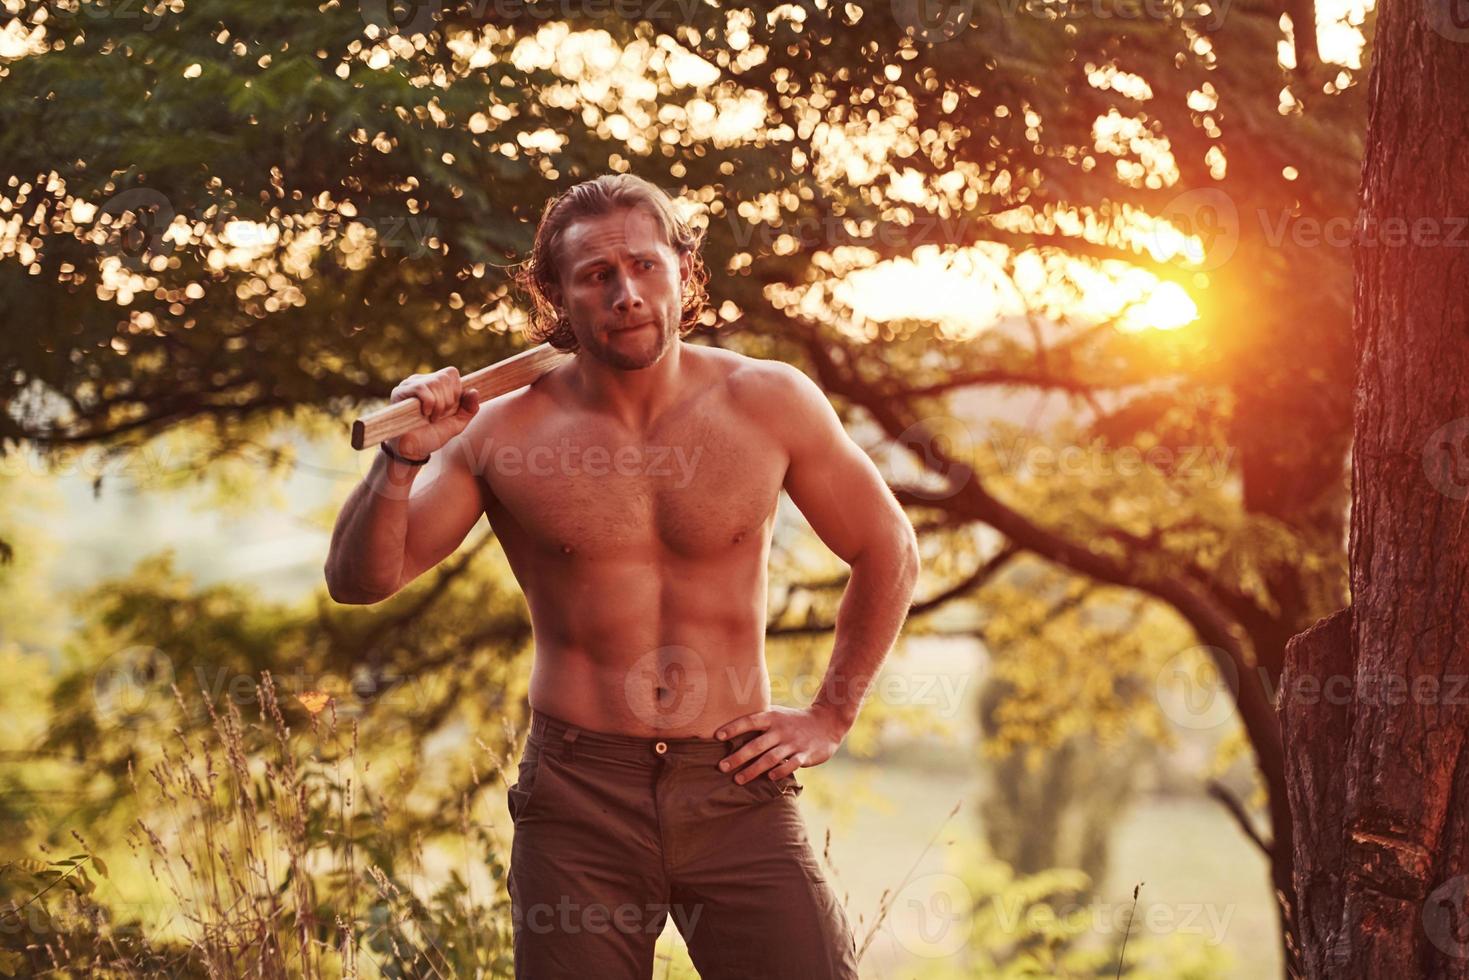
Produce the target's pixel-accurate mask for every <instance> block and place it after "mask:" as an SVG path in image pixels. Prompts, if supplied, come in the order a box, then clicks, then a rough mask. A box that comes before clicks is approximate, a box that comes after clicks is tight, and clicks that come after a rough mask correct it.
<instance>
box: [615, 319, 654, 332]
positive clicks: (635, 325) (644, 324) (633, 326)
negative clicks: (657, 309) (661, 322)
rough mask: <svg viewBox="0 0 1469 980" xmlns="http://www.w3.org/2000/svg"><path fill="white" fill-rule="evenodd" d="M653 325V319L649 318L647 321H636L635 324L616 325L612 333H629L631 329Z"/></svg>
mask: <svg viewBox="0 0 1469 980" xmlns="http://www.w3.org/2000/svg"><path fill="white" fill-rule="evenodd" d="M652 325H653V321H652V320H649V321H648V322H647V323H635V324H633V325H632V326H630V327H614V328H613V329H612V331H611V332H612V333H627V332H628V331H630V330H640V329H642V328H643V327H651V326H652Z"/></svg>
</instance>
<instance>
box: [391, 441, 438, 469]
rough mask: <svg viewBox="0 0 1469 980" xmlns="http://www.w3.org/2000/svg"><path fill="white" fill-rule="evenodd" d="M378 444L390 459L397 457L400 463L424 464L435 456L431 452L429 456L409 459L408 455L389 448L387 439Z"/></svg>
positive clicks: (410, 464)
mask: <svg viewBox="0 0 1469 980" xmlns="http://www.w3.org/2000/svg"><path fill="white" fill-rule="evenodd" d="M378 445H379V446H381V447H382V451H383V452H385V453H387V454H388V458H389V459H395V460H397V461H398V462H400V463H407V464H408V465H409V466H422V465H423V464H424V463H427V462H428V461H429V460H430V459H431V458H432V456H433V454H432V453H430V454H429V455H428V456H425V457H423V459H409V458H408V457H407V456H399V455H398V454H397V453H395V452H393V451H392V450H391V449H389V448H388V443H387V440H386V439H385V440H383V441H382V442H380V443H378Z"/></svg>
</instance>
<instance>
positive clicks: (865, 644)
mask: <svg viewBox="0 0 1469 980" xmlns="http://www.w3.org/2000/svg"><path fill="white" fill-rule="evenodd" d="M917 582H918V561H917V558H916V557H915V556H914V555H913V553H912V552H911V551H910V550H909V549H907V548H905V547H899V546H895V547H893V548H892V549H887V550H884V551H882V552H874V553H872V554H870V555H868V554H863V555H859V556H858V557H857V558H856V559H855V560H853V562H852V574H851V577H850V578H849V579H848V580H847V587H846V590H845V591H844V592H843V593H842V601H841V605H840V606H839V607H838V609H837V621H836V636H835V641H834V645H833V648H832V654H831V663H830V664H829V665H828V666H827V669H826V677H825V678H824V679H823V680H822V682H821V689H820V690H819V691H818V692H817V694H816V697H815V698H814V699H813V700H812V703H811V707H812V708H818V709H822V710H825V711H829V712H830V713H831V714H832V715H833V717H834V718H835V719H836V720H837V722H838V723H839V725H840V726H841V728H842V731H843V732H845V731H846V730H847V729H850V728H851V727H852V724H853V723H854V722H855V721H856V720H857V713H858V712H859V711H860V710H861V708H862V703H863V701H864V700H865V699H866V697H867V692H868V689H869V687H870V686H871V684H872V681H873V678H875V677H876V676H877V673H878V671H879V670H881V669H882V663H883V661H884V660H885V659H886V658H887V655H888V651H889V650H891V649H892V647H893V643H894V641H896V640H897V638H898V632H899V631H900V630H901V629H902V627H903V621H904V620H905V619H907V617H908V609H909V607H910V606H911V605H912V603H913V590H914V587H915V586H916V584H917Z"/></svg>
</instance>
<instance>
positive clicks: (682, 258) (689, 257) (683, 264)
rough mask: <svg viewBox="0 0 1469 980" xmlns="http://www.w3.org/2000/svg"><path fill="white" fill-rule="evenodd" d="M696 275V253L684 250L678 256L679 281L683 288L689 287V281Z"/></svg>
mask: <svg viewBox="0 0 1469 980" xmlns="http://www.w3.org/2000/svg"><path fill="white" fill-rule="evenodd" d="M693 277H694V253H693V252H682V253H680V254H679V257H678V283H679V287H680V288H681V289H688V288H689V281H690V280H691V279H693Z"/></svg>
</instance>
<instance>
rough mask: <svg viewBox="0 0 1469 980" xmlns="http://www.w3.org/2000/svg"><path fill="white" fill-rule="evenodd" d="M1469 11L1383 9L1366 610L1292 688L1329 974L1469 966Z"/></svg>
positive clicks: (1304, 925)
mask: <svg viewBox="0 0 1469 980" xmlns="http://www.w3.org/2000/svg"><path fill="white" fill-rule="evenodd" d="M1454 8H1455V4H1454V0H1421V2H1411V3H1404V2H1389V3H1387V4H1384V5H1381V6H1379V8H1378V20H1377V32H1376V39H1375V51H1374V56H1373V62H1374V64H1373V69H1372V81H1371V87H1370V90H1369V93H1368V98H1369V112H1368V126H1367V148H1366V155H1365V158H1364V160H1363V168H1362V209H1363V210H1362V220H1360V221H1359V223H1358V235H1359V238H1358V241H1357V243H1356V245H1355V248H1356V280H1357V281H1356V311H1357V315H1356V321H1355V325H1354V334H1355V339H1356V346H1357V384H1356V411H1355V429H1356V442H1355V448H1354V450H1353V458H1352V483H1353V508H1352V520H1351V547H1350V563H1351V585H1352V605H1351V609H1350V611H1349V612H1348V611H1343V612H1341V613H1338V614H1336V615H1335V616H1332V617H1329V618H1328V619H1326V620H1323V621H1322V622H1321V623H1320V624H1318V625H1317V626H1316V627H1314V628H1313V629H1311V630H1309V631H1307V632H1306V633H1303V634H1301V635H1300V636H1299V637H1297V638H1296V639H1295V640H1293V641H1292V642H1291V644H1290V645H1289V646H1288V648H1287V654H1286V661H1287V663H1286V680H1285V681H1284V683H1283V685H1282V692H1281V699H1280V710H1281V718H1282V731H1283V734H1284V737H1285V744H1286V752H1287V756H1288V761H1287V770H1288V779H1289V781H1290V800H1291V805H1292V807H1293V809H1294V811H1295V812H1294V818H1295V819H1294V827H1295V833H1294V841H1293V843H1294V848H1295V863H1296V874H1295V887H1296V895H1297V908H1298V909H1299V915H1298V922H1299V933H1300V936H1301V942H1302V944H1303V947H1304V948H1303V956H1302V961H1303V962H1304V964H1305V966H1306V971H1307V972H1306V975H1307V976H1308V977H1311V978H1317V977H1320V978H1326V977H1428V978H1440V977H1469V874H1466V873H1469V741H1466V732H1469V684H1466V683H1465V681H1466V678H1469V643H1466V640H1465V637H1464V636H1463V634H1461V633H1459V632H1458V631H1457V630H1456V628H1455V627H1456V625H1457V623H1458V621H1459V620H1460V619H1461V614H1462V611H1463V604H1464V600H1465V597H1466V595H1469V535H1466V524H1469V454H1466V450H1469V228H1466V227H1465V225H1466V224H1469V183H1466V182H1465V180H1464V178H1463V174H1462V172H1461V171H1462V165H1463V161H1464V160H1465V157H1466V152H1469V140H1466V136H1469V22H1463V19H1462V17H1461V18H1460V20H1459V21H1458V22H1456V21H1455V19H1454V17H1453V14H1454ZM1327 685H1331V688H1328V687H1327ZM1332 688H1334V691H1333V690H1332Z"/></svg>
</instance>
